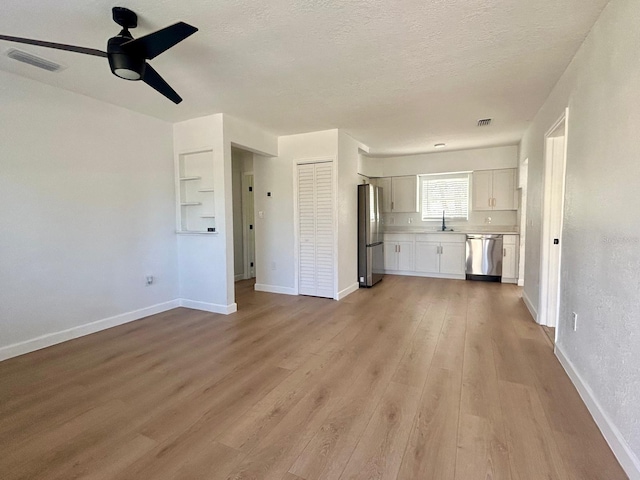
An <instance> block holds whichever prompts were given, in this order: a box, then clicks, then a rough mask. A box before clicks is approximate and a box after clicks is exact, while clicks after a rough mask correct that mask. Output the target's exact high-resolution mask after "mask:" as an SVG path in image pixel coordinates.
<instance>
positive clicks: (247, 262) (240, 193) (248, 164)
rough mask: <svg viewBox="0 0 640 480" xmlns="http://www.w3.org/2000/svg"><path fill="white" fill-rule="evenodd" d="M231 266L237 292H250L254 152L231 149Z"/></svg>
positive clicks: (253, 257)
mask: <svg viewBox="0 0 640 480" xmlns="http://www.w3.org/2000/svg"><path fill="white" fill-rule="evenodd" d="M231 176H232V192H233V257H234V258H233V264H234V279H235V282H236V298H237V297H238V289H249V290H253V284H254V283H255V277H256V249H255V245H256V242H255V217H254V194H253V190H254V189H253V153H252V152H249V151H247V150H242V149H240V148H237V147H232V148H231Z"/></svg>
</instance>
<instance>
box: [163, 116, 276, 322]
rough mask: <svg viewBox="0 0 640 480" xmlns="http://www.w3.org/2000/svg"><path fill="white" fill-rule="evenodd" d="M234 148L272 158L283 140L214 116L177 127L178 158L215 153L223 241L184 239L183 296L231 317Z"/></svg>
mask: <svg viewBox="0 0 640 480" xmlns="http://www.w3.org/2000/svg"><path fill="white" fill-rule="evenodd" d="M232 146H237V147H239V148H242V149H245V150H250V151H252V152H259V153H263V154H266V155H276V154H277V151H278V149H277V139H276V137H275V136H273V135H271V134H269V133H267V132H264V131H263V130H261V129H260V128H258V127H255V126H253V125H251V124H248V123H245V122H243V121H241V120H239V119H236V118H234V117H231V116H228V115H222V114H217V115H210V116H207V117H201V118H196V119H192V120H187V121H185V122H180V123H177V124H175V125H174V149H175V156H176V158H177V155H178V154H179V153H180V152H184V151H189V150H197V149H202V148H211V149H212V150H213V163H214V165H213V168H214V177H215V180H214V189H215V192H214V195H215V205H216V206H215V209H216V230H217V232H218V233H217V235H208V234H205V235H179V236H178V237H179V238H178V259H179V270H180V295H181V298H183V299H185V300H187V302H186V306H190V307H192V308H201V309H203V310H208V311H213V312H219V313H231V312H233V311H235V310H236V308H237V305H236V304H235V292H234V277H235V274H234V244H233V242H234V240H233V237H234V235H233V182H232V163H231V162H232V154H231V148H232Z"/></svg>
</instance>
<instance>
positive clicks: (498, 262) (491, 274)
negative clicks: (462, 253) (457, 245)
mask: <svg viewBox="0 0 640 480" xmlns="http://www.w3.org/2000/svg"><path fill="white" fill-rule="evenodd" d="M466 250H467V251H466V253H467V262H466V278H467V280H484V281H494V282H499V281H500V280H501V279H502V235H467V246H466Z"/></svg>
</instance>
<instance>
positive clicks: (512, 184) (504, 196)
mask: <svg viewBox="0 0 640 480" xmlns="http://www.w3.org/2000/svg"><path fill="white" fill-rule="evenodd" d="M493 209H494V210H516V209H517V205H516V169H515V168H506V169H504V170H494V171H493Z"/></svg>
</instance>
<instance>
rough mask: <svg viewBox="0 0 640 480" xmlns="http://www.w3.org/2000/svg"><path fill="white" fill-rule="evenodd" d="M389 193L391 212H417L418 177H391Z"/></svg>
mask: <svg viewBox="0 0 640 480" xmlns="http://www.w3.org/2000/svg"><path fill="white" fill-rule="evenodd" d="M391 193H392V204H391V210H392V211H393V212H398V213H415V212H417V211H418V177H416V176H410V177H393V178H392V188H391Z"/></svg>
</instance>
